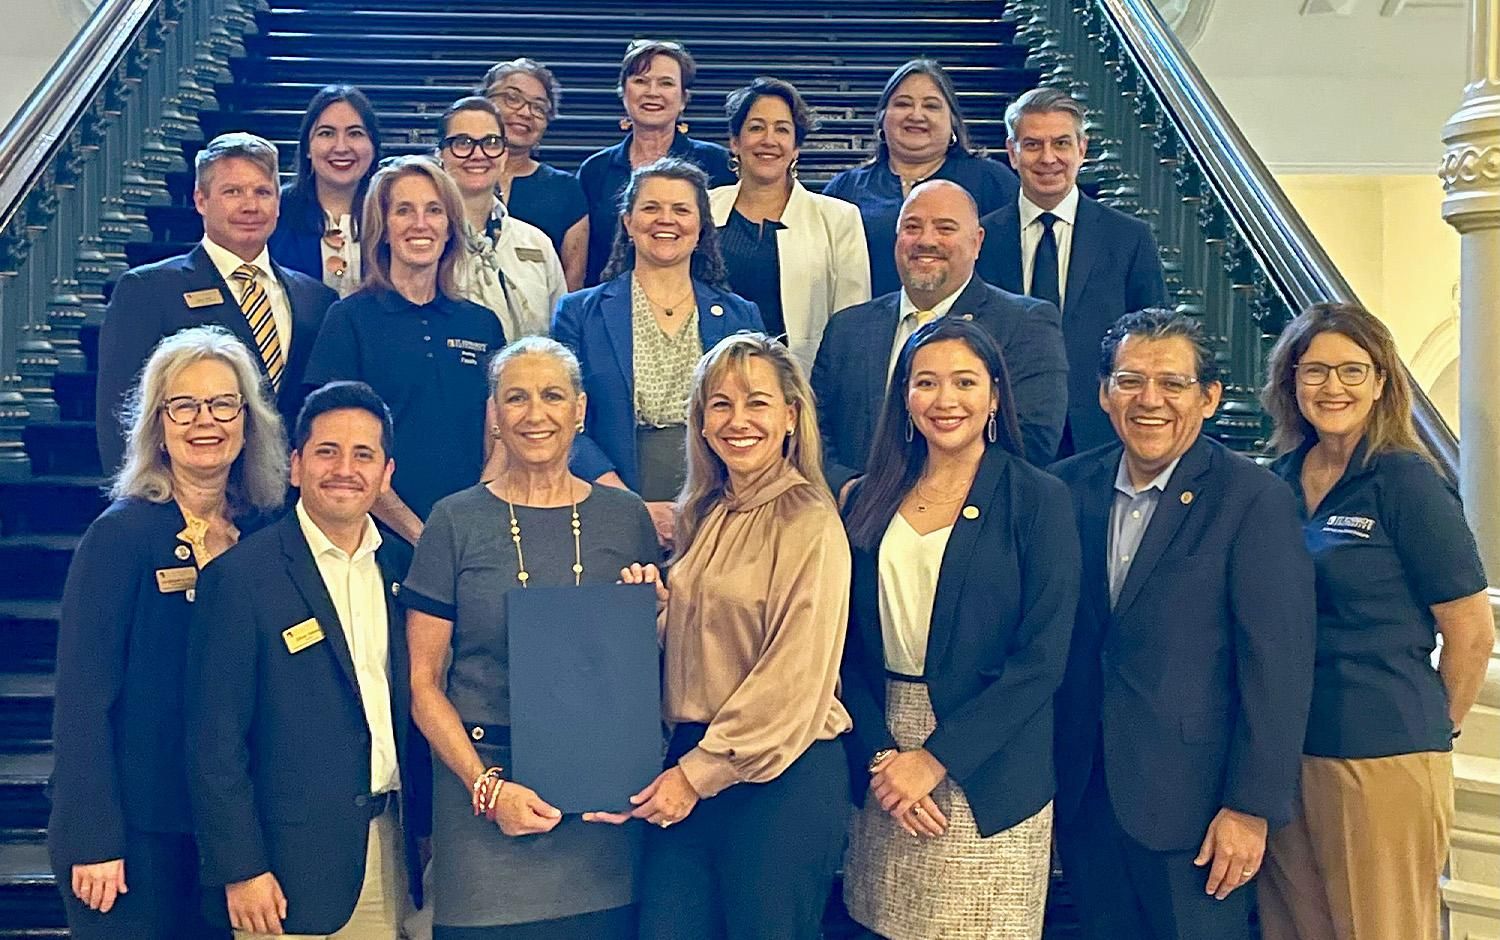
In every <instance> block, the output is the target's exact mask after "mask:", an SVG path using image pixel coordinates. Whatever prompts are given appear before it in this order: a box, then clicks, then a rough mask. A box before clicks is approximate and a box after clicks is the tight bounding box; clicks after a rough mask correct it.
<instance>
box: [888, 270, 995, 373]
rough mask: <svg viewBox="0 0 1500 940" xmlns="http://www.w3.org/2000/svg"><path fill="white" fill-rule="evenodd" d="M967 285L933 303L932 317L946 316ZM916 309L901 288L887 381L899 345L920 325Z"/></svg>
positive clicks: (894, 366) (970, 276)
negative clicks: (898, 312)
mask: <svg viewBox="0 0 1500 940" xmlns="http://www.w3.org/2000/svg"><path fill="white" fill-rule="evenodd" d="M973 279H974V276H973V275H972V274H971V275H969V280H970V281H972V280H973ZM968 286H969V281H964V283H963V286H962V287H960V288H959V289H958V290H956V291H954V292H953V293H951V294H949V295H948V296H947V297H944V298H943V299H942V300H939V301H938V302H937V303H935V304H933V305H932V310H931V313H932V319H934V320H936V319H937V318H938V317H945V316H947V315H948V311H949V310H952V309H953V305H954V304H955V303H956V302H957V301H958V295H959V294H962V293H963V292H964V291H965V290H966V289H967V288H968ZM917 310H918V307H917V305H916V304H914V303H912V300H911V298H910V297H908V296H907V295H906V288H904V287H903V288H901V306H900V319H898V320H897V321H896V339H895V342H893V343H892V344H891V361H890V362H889V363H888V364H887V365H886V367H885V375H886V381H887V382H889V381H890V378H891V375H892V374H893V373H894V372H895V371H896V360H897V359H898V358H900V356H901V347H903V346H905V345H906V341H907V340H909V339H911V335H912V334H913V333H915V332H916V331H917V328H918V327H920V326H921V325H922V324H920V323H918V322H917Z"/></svg>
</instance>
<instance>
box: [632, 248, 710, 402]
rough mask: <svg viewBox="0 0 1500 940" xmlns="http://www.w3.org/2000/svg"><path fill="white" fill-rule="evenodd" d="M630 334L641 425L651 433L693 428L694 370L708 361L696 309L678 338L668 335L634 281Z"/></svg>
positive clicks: (649, 302)
mask: <svg viewBox="0 0 1500 940" xmlns="http://www.w3.org/2000/svg"><path fill="white" fill-rule="evenodd" d="M630 332H631V339H632V341H633V343H634V348H635V357H634V358H635V419H636V422H637V423H638V424H642V425H645V426H647V427H656V428H670V427H677V426H679V425H684V424H687V412H688V399H689V398H691V397H692V394H693V368H694V367H695V366H696V365H697V364H698V360H699V359H700V358H701V357H702V356H703V340H702V338H701V337H700V336H699V335H698V308H697V306H696V305H694V307H693V309H692V310H691V311H689V312H688V314H687V317H686V319H684V320H683V323H682V327H681V328H680V329H678V331H677V333H676V335H673V336H669V335H667V334H666V333H665V332H663V330H662V328H661V327H660V326H659V325H658V324H657V322H656V316H655V314H653V313H652V312H651V301H650V300H649V299H647V297H646V292H645V291H644V290H641V285H640V282H639V281H637V280H636V279H635V278H634V277H632V278H631V279H630Z"/></svg>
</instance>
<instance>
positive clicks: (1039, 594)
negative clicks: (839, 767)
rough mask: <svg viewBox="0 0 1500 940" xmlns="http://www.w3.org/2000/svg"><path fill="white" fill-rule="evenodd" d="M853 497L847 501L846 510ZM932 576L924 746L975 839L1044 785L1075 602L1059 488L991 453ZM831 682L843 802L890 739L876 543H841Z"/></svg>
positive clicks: (1006, 824) (1049, 785)
mask: <svg viewBox="0 0 1500 940" xmlns="http://www.w3.org/2000/svg"><path fill="white" fill-rule="evenodd" d="M858 494H859V489H858V487H856V489H855V497H854V499H851V500H850V505H851V506H852V505H854V501H855V499H857V498H858ZM965 507H966V508H967V507H974V508H976V509H978V510H979V514H978V516H977V517H976V518H974V519H969V518H967V517H966V516H965V515H964V514H963V513H960V514H959V517H958V520H957V521H956V522H955V523H954V525H953V533H952V534H951V535H950V536H949V538H948V546H947V548H946V549H945V550H944V552H943V563H942V567H941V568H940V569H939V573H938V584H937V593H936V596H935V597H934V599H933V604H932V630H931V632H930V633H929V634H928V638H927V669H926V675H925V678H926V679H927V691H928V694H929V695H930V696H931V697H932V710H933V712H934V714H935V715H936V716H937V728H936V730H934V731H933V732H932V734H931V735H930V736H929V737H928V738H927V742H926V748H927V750H928V751H930V752H931V753H932V755H933V756H934V757H936V758H937V759H938V760H940V761H942V763H943V766H944V767H946V768H948V774H949V776H951V777H953V779H954V780H956V781H958V783H959V785H960V786H962V787H963V791H964V795H965V796H966V797H967V798H968V800H969V805H970V807H971V808H972V809H973V811H974V820H975V822H976V824H977V825H978V827H979V832H980V834H981V835H985V836H989V835H993V834H994V833H997V832H1000V831H1001V830H1004V829H1009V828H1010V827H1011V826H1014V825H1015V824H1016V823H1019V822H1021V821H1022V820H1025V819H1027V818H1029V817H1031V816H1033V815H1035V814H1036V813H1037V812H1038V811H1039V810H1040V809H1041V808H1042V807H1043V806H1045V805H1047V801H1048V800H1050V799H1052V794H1053V791H1054V789H1055V784H1054V779H1053V773H1052V697H1053V694H1054V693H1055V692H1056V691H1057V686H1058V683H1060V682H1061V681H1062V674H1063V664H1064V663H1065V662H1066V661H1067V655H1068V635H1069V633H1070V632H1071V630H1072V624H1073V613H1074V611H1075V610H1076V608H1077V604H1078V539H1077V537H1076V535H1075V528H1074V525H1073V511H1072V508H1071V504H1070V500H1069V499H1068V491H1067V488H1066V487H1065V486H1063V485H1062V484H1061V483H1059V482H1058V481H1057V480H1056V479H1054V478H1053V477H1051V476H1048V475H1047V474H1046V473H1044V472H1042V471H1041V470H1038V469H1036V468H1035V467H1032V466H1030V465H1028V464H1027V463H1026V462H1025V461H1023V460H1021V459H1020V458H1019V457H1015V456H1013V455H1011V454H1009V453H1007V452H1006V451H1005V450H1003V449H1001V448H999V447H991V448H990V449H989V451H988V452H987V453H986V454H985V456H984V459H983V461H982V462H981V463H980V466H979V473H978V475H977V476H976V477H975V478H974V485H973V486H972V487H971V488H970V490H969V495H968V498H967V499H966V500H965ZM853 552H854V554H853V565H854V570H853V582H852V587H851V591H852V593H853V598H852V603H851V604H850V612H851V613H850V624H849V635H848V638H847V639H846V641H845V643H844V660H843V667H842V669H841V671H840V679H841V681H842V687H843V694H842V698H843V702H844V705H845V707H847V708H848V709H849V713H850V715H851V716H852V717H853V718H854V730H853V731H852V732H851V733H849V734H847V735H845V736H844V748H845V753H847V754H848V756H849V774H850V782H851V784H852V786H851V789H852V791H853V796H854V802H855V803H856V804H862V803H863V802H864V799H865V794H866V793H867V792H868V790H869V787H870V773H869V770H868V767H869V763H870V759H871V758H872V757H874V755H875V753H876V752H877V751H879V750H881V749H882V748H887V747H895V742H894V740H893V739H892V737H891V735H890V732H889V730H888V725H887V722H886V714H885V648H884V647H885V644H884V642H883V640H882V638H881V629H880V596H879V588H878V572H879V568H878V560H879V553H878V551H866V550H863V549H859V548H855V549H854V550H853Z"/></svg>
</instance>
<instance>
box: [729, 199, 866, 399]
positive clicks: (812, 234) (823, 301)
mask: <svg viewBox="0 0 1500 940" xmlns="http://www.w3.org/2000/svg"><path fill="white" fill-rule="evenodd" d="M739 195H740V184H739V183H735V184H733V185H731V186H719V187H717V188H715V189H713V190H710V191H709V194H708V202H709V207H710V208H711V209H712V211H713V216H714V226H715V227H716V228H722V227H723V226H724V224H725V223H727V222H728V221H729V211H730V210H731V209H733V208H734V201H735V200H736V199H738V198H739ZM781 223H782V224H783V225H784V226H786V227H785V228H783V229H781V230H780V231H778V232H777V233H776V253H777V257H778V259H779V260H780V262H781V312H782V316H783V317H784V318H785V319H786V332H787V347H788V348H789V349H790V350H791V351H792V354H793V355H794V356H796V357H797V360H798V361H799V362H801V363H802V366H803V368H805V369H806V370H807V371H808V374H811V372H812V366H813V360H814V359H815V358H817V355H818V344H819V343H821V342H822V341H823V328H824V327H825V326H827V325H828V318H829V317H830V316H832V315H833V314H835V313H837V312H838V311H840V310H843V309H844V308H845V307H852V306H854V305H855V304H862V303H864V302H865V301H867V300H869V299H870V249H869V247H868V246H867V245H866V244H865V226H864V223H863V222H861V221H860V217H859V208H858V207H857V206H855V205H854V204H853V203H849V202H845V201H844V200H842V199H835V198H833V197H832V196H824V195H821V194H819V193H813V192H808V190H807V188H806V187H805V186H803V185H802V184H801V183H799V182H797V181H796V180H792V195H791V198H790V199H788V200H787V203H786V211H784V212H782V214H781Z"/></svg>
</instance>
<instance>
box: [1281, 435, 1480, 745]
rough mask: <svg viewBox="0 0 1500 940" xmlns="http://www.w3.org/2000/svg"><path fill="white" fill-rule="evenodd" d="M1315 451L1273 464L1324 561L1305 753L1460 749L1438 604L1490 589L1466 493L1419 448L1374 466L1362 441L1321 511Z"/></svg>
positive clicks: (1319, 562) (1377, 458)
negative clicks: (1305, 484) (1444, 674)
mask: <svg viewBox="0 0 1500 940" xmlns="http://www.w3.org/2000/svg"><path fill="white" fill-rule="evenodd" d="M1311 448H1312V442H1309V443H1307V444H1304V445H1303V447H1301V448H1300V449H1298V450H1297V451H1294V452H1293V453H1290V454H1287V455H1286V456H1284V457H1282V458H1280V459H1279V460H1277V461H1276V462H1275V463H1274V464H1272V466H1271V469H1272V470H1273V471H1275V473H1276V474H1277V475H1278V476H1280V477H1281V478H1282V479H1283V480H1285V481H1286V482H1287V483H1289V484H1290V485H1291V487H1292V490H1293V492H1295V493H1296V494H1297V500H1298V502H1299V504H1300V505H1301V506H1302V510H1303V517H1304V519H1305V520H1306V521H1305V522H1304V523H1303V527H1302V531H1303V534H1304V536H1305V538H1306V540H1307V548H1308V550H1309V551H1310V552H1311V553H1312V556H1313V562H1314V564H1315V565H1316V568H1317V591H1318V652H1317V660H1316V665H1315V667H1314V671H1313V697H1312V711H1311V713H1310V714H1309V716H1308V725H1307V738H1306V741H1305V742H1304V744H1303V751H1304V752H1305V753H1307V754H1311V755H1315V756H1318V757H1344V758H1363V757H1388V756H1391V755H1394V754H1410V753H1414V752H1417V751H1447V750H1451V749H1452V746H1453V745H1452V729H1453V725H1452V723H1451V722H1450V721H1449V720H1448V695H1447V691H1446V690H1445V689H1444V687H1443V683H1442V679H1441V677H1439V675H1438V673H1437V670H1436V669H1434V668H1433V666H1432V651H1433V649H1434V648H1435V647H1436V646H1437V622H1436V620H1435V619H1434V618H1433V616H1432V611H1431V610H1430V609H1429V608H1430V607H1431V606H1432V605H1433V604H1441V603H1444V602H1446V601H1452V600H1457V599H1458V598H1461V597H1468V596H1469V595H1471V594H1474V593H1476V592H1479V591H1482V590H1484V588H1485V585H1486V582H1485V576H1484V567H1483V565H1482V564H1481V563H1480V560H1479V550H1478V548H1476V547H1475V544H1474V536H1473V535H1472V534H1471V533H1470V531H1469V526H1468V523H1467V522H1466V521H1465V520H1464V514H1463V506H1462V505H1461V504H1460V503H1459V498H1458V492H1457V491H1456V490H1455V489H1454V488H1453V485H1452V484H1451V483H1449V482H1448V481H1447V480H1446V479H1445V478H1444V477H1443V476H1442V474H1441V473H1440V472H1439V471H1438V470H1437V468H1436V467H1434V466H1433V465H1432V464H1430V463H1428V462H1427V461H1426V460H1424V459H1423V458H1422V457H1421V456H1419V455H1418V454H1415V453H1411V452H1410V451H1393V452H1392V451H1388V452H1384V453H1379V454H1375V455H1374V456H1372V457H1370V459H1369V461H1368V463H1367V462H1366V461H1365V456H1366V453H1367V450H1366V445H1365V442H1364V441H1361V442H1360V444H1359V446H1358V447H1357V448H1356V449H1355V451H1354V454H1353V456H1352V457H1350V459H1349V466H1348V468H1347V469H1345V471H1344V475H1343V476H1342V477H1340V478H1339V481H1338V482H1337V483H1336V484H1334V487H1333V489H1332V490H1330V491H1329V492H1328V495H1327V496H1326V497H1324V499H1323V502H1322V503H1321V504H1320V505H1319V506H1318V508H1317V509H1316V510H1315V511H1314V512H1313V513H1312V514H1311V515H1310V516H1309V515H1308V513H1307V502H1306V498H1305V496H1304V495H1303V492H1302V463H1303V460H1304V459H1305V458H1306V456H1307V452H1308V451H1309V450H1310V449H1311Z"/></svg>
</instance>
